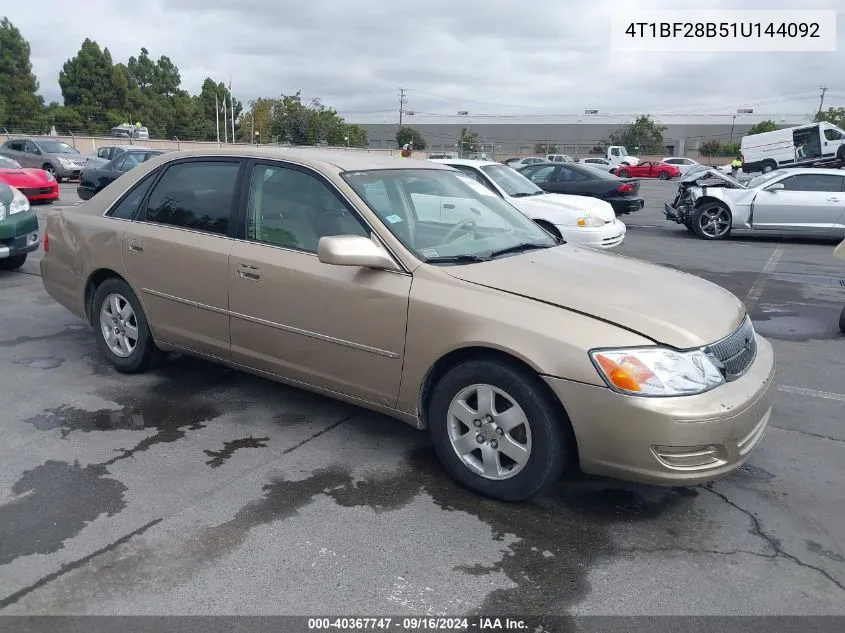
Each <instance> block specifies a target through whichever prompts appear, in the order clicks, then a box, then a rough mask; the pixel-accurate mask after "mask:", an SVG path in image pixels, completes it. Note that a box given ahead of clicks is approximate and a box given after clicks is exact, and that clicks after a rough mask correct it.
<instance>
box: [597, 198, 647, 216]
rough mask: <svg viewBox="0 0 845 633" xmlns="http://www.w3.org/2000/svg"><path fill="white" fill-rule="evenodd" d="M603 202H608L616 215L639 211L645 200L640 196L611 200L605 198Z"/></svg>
mask: <svg viewBox="0 0 845 633" xmlns="http://www.w3.org/2000/svg"><path fill="white" fill-rule="evenodd" d="M604 200H605V202H609V203H610V206H612V207H613V211H614V212H615V213H616V215H622V214H625V213H633V212H634V211H639V210H640V209H642V208H643V207H644V206H645V199H644V198H643V197H642V196H627V197H626V196H616V197H613V198H605V199H604Z"/></svg>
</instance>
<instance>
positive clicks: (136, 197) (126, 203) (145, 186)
mask: <svg viewBox="0 0 845 633" xmlns="http://www.w3.org/2000/svg"><path fill="white" fill-rule="evenodd" d="M156 175H157V173H152V174H149V175H148V176H146V177H145V178H144V179H143V180H142V181H141V182H140V183H138V184H137V185H135V187H133V188H132V189H131V190H130V191H129V193H127V194H126V195H124V196H123V198H122V199H121V200H120V202H118V203H117V204H116V205H114V206H113V207H112V208H111V210H110V211H109V212H108V213H107V214H106V215H107V216H108V217H110V218H119V219H121V220H134V219H135V218H136V217H138V211H140V210H141V203H142V202H143V201H144V198H145V197H146V195H147V192H148V191H149V190H150V187H152V186H153V181H154V180H155V177H156Z"/></svg>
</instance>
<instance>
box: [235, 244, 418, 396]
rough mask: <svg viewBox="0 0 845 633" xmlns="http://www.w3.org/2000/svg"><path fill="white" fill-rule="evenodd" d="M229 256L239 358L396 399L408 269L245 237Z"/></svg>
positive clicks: (320, 382) (347, 391)
mask: <svg viewBox="0 0 845 633" xmlns="http://www.w3.org/2000/svg"><path fill="white" fill-rule="evenodd" d="M230 261H231V264H230V268H229V284H230V287H231V295H230V302H231V303H230V305H231V310H232V313H231V314H232V319H231V337H232V338H231V340H232V359H233V360H234V361H235V362H238V363H242V364H244V365H249V366H252V367H256V368H258V369H262V370H264V371H269V372H272V373H275V374H279V375H281V376H286V377H288V378H292V379H294V380H299V381H302V382H306V383H309V384H312V385H315V386H318V387H323V388H326V389H332V390H334V391H339V392H341V393H345V394H347V395H350V396H353V397H356V398H362V399H364V400H369V401H371V402H377V403H379V404H384V405H387V406H393V405H394V404H395V402H396V398H397V397H398V393H399V383H400V379H401V376H402V358H403V355H404V351H405V323H406V320H407V314H408V298H409V296H410V291H411V277H410V276H408V275H401V274H395V273H391V272H386V271H380V270H369V269H364V268H347V267H344V266H332V265H329V264H323V263H321V262H320V261H319V260H318V259H317V257H316V256H315V255H313V254H311V253H304V252H297V251H293V250H286V249H282V248H277V247H273V246H268V245H264V244H257V243H250V242H240V241H238V242H235V246H234V248H233V250H232V256H231V260H230Z"/></svg>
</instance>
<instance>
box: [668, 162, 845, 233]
mask: <svg viewBox="0 0 845 633" xmlns="http://www.w3.org/2000/svg"><path fill="white" fill-rule="evenodd" d="M664 213H665V215H666V217H667V219H669V220H671V221H674V222H677V223H678V224H683V225H685V226H686V227H687V228H688V229H689V230H690V231H692V232H693V233H695V235H697V236H698V237H700V238H701V239H705V240H719V239H724V238H726V237H728V236H729V235H731V234H732V233H756V234H764V233H777V234H789V235H796V236H798V235H801V236H808V237H814V236H815V237H829V238H840V239H841V238H842V237H845V171H841V170H835V169H823V168H807V169H800V168H799V169H788V170H784V169H779V170H775V171H771V172H769V173H767V174H763V175H761V176H757V177H756V178H752V179H751V180H749V181H747V182H740V181H738V180H736V179H735V178H733V177H732V176H729V175H728V174H725V173H722V172H721V171H720V170H718V169H713V168H711V167H705V166H704V165H702V166H701V167H700V168H693V169H691V170H690V171H688V172H687V173H686V174H685V175H684V176H683V177H682V178H681V181H680V183H679V184H678V193H677V195H676V196H675V199H674V200H673V201H672V202H671V203H669V202H667V203H665V204H664Z"/></svg>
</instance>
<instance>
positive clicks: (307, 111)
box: [270, 91, 368, 147]
mask: <svg viewBox="0 0 845 633" xmlns="http://www.w3.org/2000/svg"><path fill="white" fill-rule="evenodd" d="M270 136H271V137H272V138H274V139H275V140H278V141H281V142H287V143H291V144H293V145H331V146H336V147H339V146H344V145H346V144H349V146H350V147H351V146H355V147H366V145H367V144H368V140H367V133H366V130H364V128H362V127H361V126H358V125H347V124H346V122H345V121H344V120H343V117H341V116H338V114H337V112H336V111H335V110H333V109H332V108H329V107H326V106H324V105H323V103H322V102H321V101H320V99H312V100H311V101H310V102H309V103H308V104H307V105H306V104H305V103H303V102H302V92H301V91H298V92H297V93H296V94H293V95H282V96H281V98H280V99H278V100H276V101H275V103H274V104H273V108H272V119H271V122H270Z"/></svg>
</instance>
